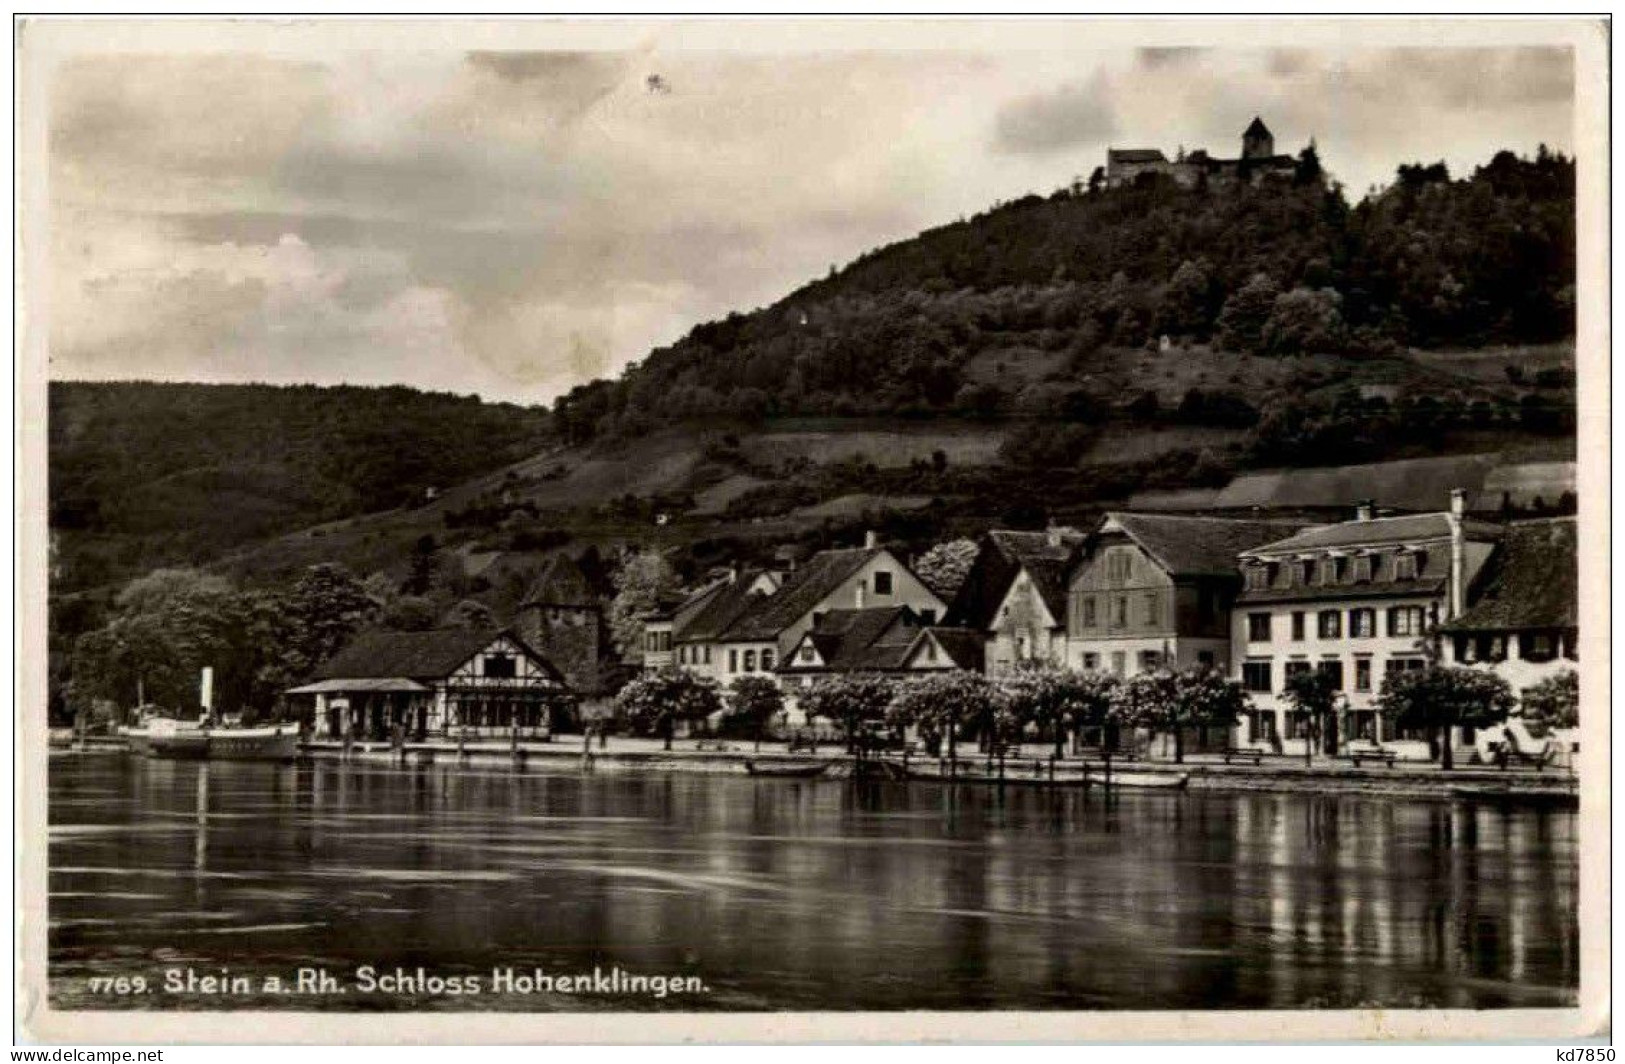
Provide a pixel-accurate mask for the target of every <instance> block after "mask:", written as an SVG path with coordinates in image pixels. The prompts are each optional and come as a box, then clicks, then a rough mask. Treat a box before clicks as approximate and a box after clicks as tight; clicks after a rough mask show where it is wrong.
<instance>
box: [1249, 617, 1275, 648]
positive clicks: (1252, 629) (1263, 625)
mask: <svg viewBox="0 0 1625 1064" xmlns="http://www.w3.org/2000/svg"><path fill="white" fill-rule="evenodd" d="M1247 641H1248V642H1249V643H1268V642H1269V641H1270V615H1269V614H1267V613H1249V614H1248V615H1247Z"/></svg>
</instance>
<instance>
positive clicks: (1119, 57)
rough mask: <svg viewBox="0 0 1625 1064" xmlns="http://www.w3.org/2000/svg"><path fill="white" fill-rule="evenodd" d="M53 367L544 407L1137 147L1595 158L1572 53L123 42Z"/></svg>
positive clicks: (53, 338) (1352, 190) (1360, 173)
mask: <svg viewBox="0 0 1625 1064" xmlns="http://www.w3.org/2000/svg"><path fill="white" fill-rule="evenodd" d="M48 86H49V89H48V98H47V102H46V105H45V107H46V115H47V121H48V123H49V130H48V134H47V135H48V138H49V140H48V178H47V180H48V193H47V196H48V203H49V212H50V214H49V253H48V257H49V266H48V283H49V292H50V298H49V307H50V311H49V321H48V326H47V329H48V339H47V344H48V352H49V373H50V375H51V376H52V377H54V378H68V379H96V380H107V379H131V378H141V379H158V380H189V381H208V382H247V381H267V382H274V383H300V382H311V383H318V384H338V383H353V384H391V383H401V384H408V385H412V386H415V387H419V388H426V389H433V390H439V391H451V392H456V393H459V394H469V393H474V394H478V395H480V396H483V397H485V398H487V399H494V400H507V401H514V402H521V403H542V402H548V401H551V400H552V399H553V398H554V397H555V396H557V395H559V394H561V393H562V392H564V391H566V390H568V389H569V388H570V387H572V386H574V385H576V384H579V383H582V382H584V381H586V380H590V379H592V378H594V377H598V376H605V375H613V374H615V373H617V372H619V371H620V369H621V368H622V367H624V366H625V365H626V364H627V363H629V362H632V361H635V360H638V359H640V358H642V357H644V356H645V355H646V354H647V353H648V352H649V350H650V349H651V348H652V347H656V346H660V345H663V344H669V343H671V342H674V341H675V340H677V339H679V338H680V337H681V336H683V335H684V334H685V333H686V332H687V331H688V330H689V329H690V328H691V327H692V326H694V325H695V324H697V323H699V322H701V321H705V320H709V319H712V318H715V317H719V316H722V315H724V314H726V313H728V312H729V311H732V310H739V311H748V310H751V309H753V308H755V307H758V306H763V305H766V304H768V303H771V302H772V301H774V300H776V299H777V298H779V297H781V296H783V295H785V294H786V293H788V292H790V291H791V290H793V289H794V288H796V287H798V286H799V285H801V284H802V283H805V282H807V281H809V280H812V279H815V278H817V277H821V276H823V275H824V274H825V273H827V272H828V270H829V269H830V267H831V266H838V265H840V264H844V263H846V262H849V261H851V260H852V259H853V258H855V257H856V256H857V255H859V254H861V253H863V252H864V251H866V250H869V249H871V248H874V247H876V246H879V245H882V244H885V243H889V242H892V241H896V240H899V239H904V238H907V237H909V236H911V235H913V234H914V233H917V232H919V231H920V230H922V229H926V228H930V227H932V226H935V225H940V224H944V223H947V222H951V221H953V220H955V219H957V218H960V217H963V216H966V215H970V214H974V213H976V212H978V211H981V210H984V209H986V208H987V207H989V206H990V205H992V204H993V203H995V202H998V201H1002V200H1010V199H1014V198H1017V197H1019V196H1022V195H1025V194H1027V193H1029V192H1038V193H1040V194H1047V193H1048V192H1050V191H1052V190H1054V189H1055V188H1058V187H1060V186H1062V185H1065V184H1067V183H1069V182H1070V181H1072V180H1073V179H1074V177H1087V175H1088V174H1089V172H1090V171H1091V170H1092V169H1093V168H1094V167H1095V166H1097V165H1100V164H1101V163H1102V162H1104V157H1105V152H1106V149H1107V147H1108V146H1116V147H1157V148H1161V149H1163V150H1164V151H1165V152H1166V153H1167V154H1169V155H1170V156H1172V155H1173V154H1174V152H1175V151H1177V150H1178V149H1179V148H1181V147H1183V148H1185V149H1187V150H1188V149H1192V148H1198V147H1204V148H1207V149H1208V150H1209V151H1210V152H1211V153H1213V154H1215V155H1220V156H1234V155H1236V154H1237V153H1238V152H1239V143H1240V135H1241V131H1242V129H1243V128H1244V127H1245V126H1246V125H1247V123H1248V122H1249V121H1250V120H1251V119H1252V117H1253V116H1254V115H1255V114H1256V115H1259V116H1261V117H1263V119H1264V121H1265V122H1266V123H1267V124H1268V125H1269V126H1270V128H1271V129H1272V130H1273V132H1274V134H1275V138H1276V150H1277V151H1279V152H1293V153H1295V152H1297V151H1298V150H1299V149H1300V148H1301V147H1302V146H1303V145H1304V144H1305V143H1306V142H1307V141H1308V140H1309V139H1310V138H1311V137H1313V138H1314V139H1315V141H1316V143H1317V146H1318V148H1319V151H1320V154H1321V158H1322V161H1323V162H1324V164H1325V166H1326V167H1327V169H1328V170H1330V171H1331V173H1332V175H1333V176H1334V177H1335V178H1336V179H1338V180H1340V181H1341V182H1343V184H1344V185H1345V186H1346V188H1347V190H1348V192H1349V195H1350V198H1351V199H1357V198H1358V197H1359V196H1360V195H1362V194H1363V193H1364V192H1365V190H1366V189H1367V188H1368V187H1370V186H1371V185H1373V184H1381V183H1386V182H1387V181H1389V180H1390V179H1391V176H1392V174H1393V170H1394V168H1395V167H1396V166H1397V165H1398V164H1400V163H1402V162H1410V161H1426V162H1432V161H1435V160H1439V159H1442V160H1444V161H1445V162H1446V163H1448V164H1449V166H1450V169H1451V172H1452V173H1454V174H1465V173H1467V172H1470V171H1471V169H1472V167H1473V166H1475V165H1478V164H1480V163H1483V162H1485V161H1487V160H1488V158H1489V157H1490V155H1492V154H1493V153H1494V152H1495V151H1497V150H1499V149H1501V148H1510V149H1512V150H1514V151H1518V152H1520V153H1526V154H1527V153H1532V152H1533V151H1534V150H1535V148H1536V146H1537V145H1538V144H1540V143H1546V144H1548V145H1550V146H1551V147H1553V148H1556V149H1559V150H1564V151H1572V150H1573V142H1574V131H1573V126H1574V67H1573V57H1572V53H1571V51H1570V50H1569V49H1567V48H1562V47H1523V48H1511V47H1484V48H1457V49H1426V48H1358V49H1356V48H1330V47H1319V48H1313V49H1286V48H1258V49H1234V48H1226V49H1215V48H1201V47H1159V48H1121V47H1114V48H1110V49H1100V50H1087V49H1079V48H1077V47H1068V48H1064V49H1063V48H1059V47H1057V48H1053V49H1051V50H1045V49H1044V48H1041V47H1039V48H1035V47H1032V46H1031V45H1030V44H1028V45H1027V46H1024V47H1022V48H1020V49H1000V48H998V47H995V46H990V47H988V48H986V49H983V50H965V49H932V50H915V51H899V50H886V51H880V50H861V49H853V48H852V47H850V46H843V47H842V48H840V49H829V50H825V51H819V50H816V49H809V50H790V51H786V50H776V51H772V52H767V51H763V52H757V53H753V52H749V51H734V50H709V51H707V50H703V49H699V50H696V49H684V50H674V51H671V52H669V53H668V52H665V51H663V50H662V49H660V48H659V47H656V46H654V45H652V44H644V45H641V46H637V47H630V48H626V49H623V50H609V51H534V50H527V51H500V50H491V49H489V48H487V49H484V50H478V51H460V50H459V51H453V50H448V49H445V48H440V49H436V50H422V51H420V50H402V49H399V48H391V49H387V50H379V51H375V52H368V51H354V50H347V51H327V50H323V51H316V50H312V51H311V52H310V53H309V54H299V53H297V52H294V53H292V54H290V52H289V51H288V50H287V49H280V50H277V51H274V52H273V51H270V50H267V51H265V52H262V53H255V52H248V51H241V52H232V53H210V54H197V53H180V52H176V53H169V54H163V53H152V52H151V51H148V52H146V53H144V54H95V55H83V56H78V57H67V58H64V59H62V60H61V61H60V62H57V63H56V64H55V65H54V67H53V68H52V71H51V74H50V77H49V81H48Z"/></svg>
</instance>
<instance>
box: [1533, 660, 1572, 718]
mask: <svg viewBox="0 0 1625 1064" xmlns="http://www.w3.org/2000/svg"><path fill="white" fill-rule="evenodd" d="M1522 701H1523V716H1524V718H1525V719H1526V720H1530V721H1534V722H1535V723H1537V724H1541V725H1543V726H1545V727H1547V728H1578V727H1579V726H1580V674H1579V673H1577V672H1575V671H1574V670H1573V669H1564V670H1563V671H1562V672H1559V673H1557V674H1556V675H1553V676H1548V677H1546V678H1545V679H1544V680H1542V681H1540V682H1539V683H1537V684H1535V685H1534V686H1532V687H1526V688H1524V690H1523V699H1522Z"/></svg>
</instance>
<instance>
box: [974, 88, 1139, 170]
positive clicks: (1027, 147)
mask: <svg viewBox="0 0 1625 1064" xmlns="http://www.w3.org/2000/svg"><path fill="white" fill-rule="evenodd" d="M1117 131H1118V125H1117V118H1116V115H1115V113H1114V111H1113V107H1112V87H1111V84H1110V82H1109V81H1108V80H1107V78H1106V76H1105V75H1104V74H1097V75H1096V76H1095V77H1093V78H1091V79H1090V80H1089V81H1088V82H1087V83H1081V84H1080V83H1076V82H1074V83H1069V84H1066V85H1062V86H1060V87H1059V88H1057V89H1055V90H1053V91H1050V92H1044V93H1037V94H1034V95H1030V96H1024V97H1021V98H1019V99H1016V100H1013V101H1011V102H1010V103H1009V104H1007V105H1005V107H1004V108H1003V109H1002V110H1000V112H999V114H998V118H997V121H996V125H995V127H994V138H993V142H994V145H995V147H996V148H997V149H998V150H999V151H1006V152H1014V153H1034V154H1046V153H1050V152H1058V151H1065V150H1066V149H1069V148H1074V147H1077V146H1078V145H1080V144H1092V143H1099V142H1101V141H1103V140H1106V139H1107V138H1109V137H1111V136H1112V135H1113V134H1115V133H1116V132H1117Z"/></svg>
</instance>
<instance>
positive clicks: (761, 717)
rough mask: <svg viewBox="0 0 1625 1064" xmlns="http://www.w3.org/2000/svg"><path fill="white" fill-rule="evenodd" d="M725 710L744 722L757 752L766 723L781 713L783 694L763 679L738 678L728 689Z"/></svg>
mask: <svg viewBox="0 0 1625 1064" xmlns="http://www.w3.org/2000/svg"><path fill="white" fill-rule="evenodd" d="M728 709H729V712H730V713H731V714H732V715H733V716H734V717H735V718H737V719H738V720H741V721H743V722H745V724H746V726H747V727H748V728H749V729H750V732H751V734H752V735H754V736H755V737H756V749H758V750H760V749H761V748H762V733H763V732H764V731H766V730H767V723H768V721H770V720H772V719H773V718H774V717H776V716H778V715H779V714H780V713H782V712H784V692H783V691H781V690H779V685H778V684H777V683H775V682H773V680H771V679H769V678H768V677H766V676H741V677H739V678H738V679H736V680H734V682H733V683H732V684H731V685H730V686H729V688H728Z"/></svg>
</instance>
